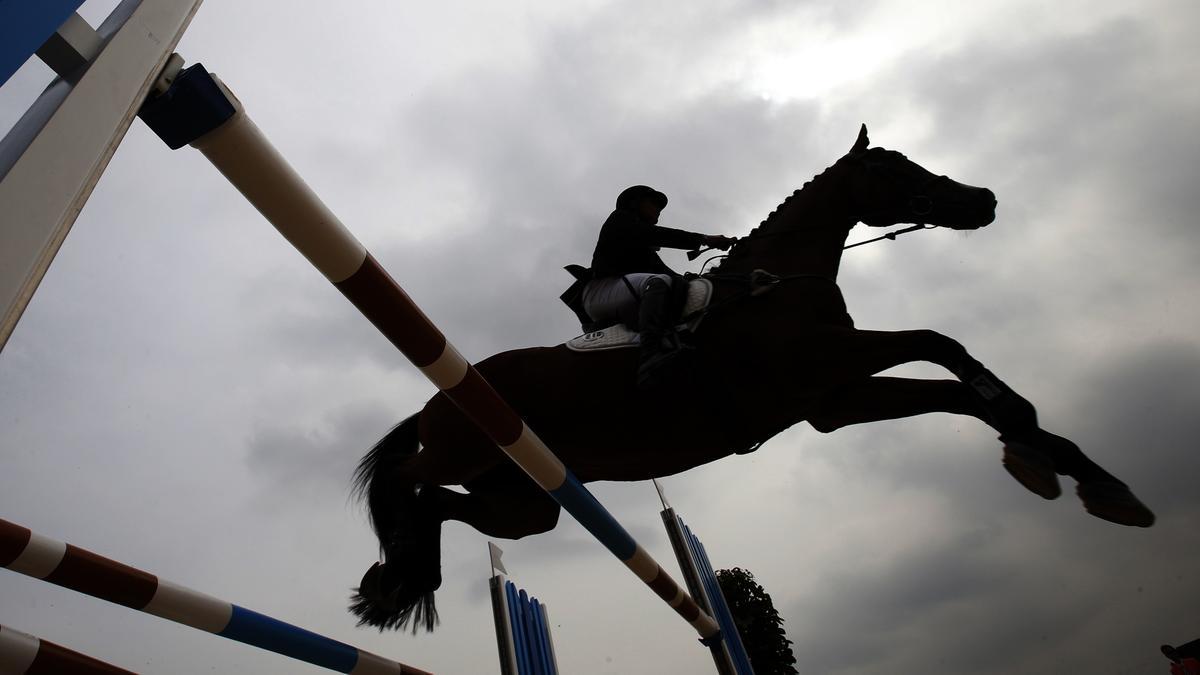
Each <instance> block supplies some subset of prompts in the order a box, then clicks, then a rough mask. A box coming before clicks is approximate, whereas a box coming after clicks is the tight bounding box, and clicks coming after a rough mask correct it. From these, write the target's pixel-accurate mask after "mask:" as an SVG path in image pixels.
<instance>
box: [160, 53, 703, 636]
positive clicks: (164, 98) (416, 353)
mask: <svg viewBox="0 0 1200 675" xmlns="http://www.w3.org/2000/svg"><path fill="white" fill-rule="evenodd" d="M163 80H164V82H163V84H164V85H166V84H167V82H169V83H170V84H169V88H166V87H164V88H166V93H164V94H162V95H160V96H159V97H158V98H157V99H154V98H152V99H150V100H148V101H147V103H146V105H145V106H144V107H143V108H142V112H141V113H140V114H141V116H142V119H143V120H145V121H146V122H147V124H149V125H150V127H151V129H153V130H154V131H155V133H157V134H158V135H159V137H160V138H162V139H163V141H165V142H166V143H167V145H169V146H170V147H172V148H173V149H174V148H179V147H182V146H183V145H191V146H193V147H195V148H197V149H198V150H200V152H201V153H203V154H204V156H205V157H207V158H208V160H209V161H210V162H212V164H213V166H215V167H216V168H217V170H219V171H220V172H221V173H222V174H224V175H225V177H226V178H227V179H228V180H229V182H230V183H232V184H233V186H234V187H236V188H237V189H238V191H240V192H241V193H242V195H243V196H245V197H246V199H247V200H248V201H249V202H250V203H251V204H253V205H254V207H255V208H256V209H258V211H259V212H260V213H262V215H263V216H265V217H266V219H267V220H268V221H270V223H271V224H272V225H274V226H275V228H276V229H278V230H279V233H280V234H282V235H283V236H284V238H285V239H287V240H288V241H289V242H291V244H292V245H293V246H295V247H296V249H297V250H298V251H299V252H300V253H301V254H302V255H304V257H305V258H307V259H308V261H309V262H311V263H312V264H313V265H314V266H315V267H316V268H317V269H318V270H320V272H321V273H322V274H324V275H325V278H327V279H328V280H329V281H330V282H331V283H333V285H334V286H335V287H336V288H337V289H338V290H339V291H341V292H342V294H343V295H345V296H346V298H347V299H349V300H350V302H351V303H353V304H354V306H355V307H357V308H358V310H359V311H360V312H361V313H362V314H363V315H364V316H365V317H366V318H367V319H368V320H370V321H371V323H373V324H375V327H376V328H378V329H379V331H380V332H381V333H383V335H384V337H386V338H387V339H388V340H389V341H390V342H391V343H392V344H393V345H395V346H396V348H398V349H399V350H400V351H401V352H402V353H403V354H404V356H405V357H407V358H408V360H409V361H410V362H412V364H413V365H414V366H416V367H417V368H418V369H419V370H420V371H421V372H422V373H423V374H424V375H425V377H426V378H428V379H429V381H430V382H432V383H433V384H434V386H436V387H437V388H438V389H439V390H441V391H442V392H443V393H445V394H446V396H447V397H449V398H450V400H451V401H453V402H454V403H455V405H457V406H458V407H459V408H460V409H461V410H462V411H463V413H464V414H466V416H467V417H468V418H469V419H471V421H473V422H474V423H475V424H476V425H477V426H478V427H479V428H480V429H481V430H482V431H483V432H484V433H486V434H487V435H488V437H489V438H491V440H492V441H493V442H494V443H495V444H496V445H497V446H499V448H500V449H501V450H503V451H504V453H505V454H507V455H508V456H509V458H511V459H512V460H513V461H514V462H516V463H517V465H518V466H520V467H521V469H522V470H524V471H525V473H527V474H529V476H530V477H531V478H532V479H533V480H534V481H535V482H536V483H537V484H538V485H540V486H541V487H542V489H543V490H545V491H546V492H548V493H549V494H550V496H551V497H553V498H554V499H555V500H556V501H557V502H558V503H559V504H561V505H562V507H563V508H564V509H566V510H567V512H568V513H570V514H571V515H572V516H574V517H575V519H576V520H578V521H579V522H580V524H582V525H583V526H584V527H585V528H586V529H587V530H588V531H589V532H591V534H592V536H594V537H596V538H597V539H598V540H600V543H601V544H603V545H604V546H605V547H606V548H608V550H609V551H611V552H612V554H613V555H615V556H616V557H617V559H619V560H620V561H621V562H623V563H625V565H626V566H627V567H628V568H629V569H630V570H631V571H632V572H633V573H634V574H635V575H637V577H638V578H639V579H641V580H642V581H643V582H644V583H645V584H646V585H647V586H649V587H650V589H651V590H652V591H654V593H655V594H656V595H658V596H659V597H660V598H662V599H663V600H664V601H665V602H666V603H667V604H668V605H670V606H671V608H672V609H674V610H675V611H676V612H677V613H678V614H679V615H680V616H681V617H683V619H684V620H685V621H687V622H688V623H689V624H691V626H692V627H693V628H694V629H695V630H696V632H697V633H699V634H700V636H701V638H702V641H703V642H705V643H706V644H707V643H709V642H713V641H716V640H719V639H720V628H719V627H718V625H717V623H716V622H715V621H714V620H713V619H712V618H711V617H709V616H708V615H707V614H705V613H704V612H703V611H702V610H701V609H700V607H699V606H698V605H697V604H696V602H695V600H693V599H692V597H691V596H690V595H688V594H687V592H686V591H684V590H683V589H682V588H681V587H680V586H679V584H677V583H675V580H674V579H672V578H671V577H670V575H668V574H667V573H666V571H664V570H663V568H662V567H661V566H660V565H659V564H658V563H657V562H656V561H655V560H654V558H652V557H651V556H650V555H649V554H648V553H647V552H646V551H645V550H644V549H643V548H642V547H641V546H640V545H639V544H638V543H637V542H636V541H634V539H633V537H632V536H630V534H629V533H628V532H627V531H626V530H625V528H623V527H622V526H621V524H620V523H618V522H617V521H616V519H615V518H613V516H612V514H610V513H609V512H608V510H607V509H605V508H604V507H603V506H602V505H601V504H600V502H599V501H597V500H596V498H595V497H594V496H592V493H591V492H589V491H588V490H587V488H585V487H584V486H583V484H582V483H580V482H579V480H578V479H577V478H576V477H575V476H574V475H573V474H572V473H571V472H570V471H569V470H568V469H567V468H566V466H565V465H564V464H563V463H562V462H561V461H559V459H558V458H557V457H556V456H555V455H554V453H552V452H551V451H550V449H549V448H547V447H546V445H545V443H543V442H542V440H541V439H540V438H538V436H537V435H536V434H535V433H534V432H533V431H532V430H530V428H529V426H528V425H526V424H525V422H524V421H523V420H522V419H521V418H520V417H519V416H518V415H517V413H516V412H515V411H514V410H513V409H512V408H511V407H510V406H509V405H508V404H507V403H506V402H505V401H504V400H503V399H502V398H501V397H500V396H499V394H497V393H496V391H495V390H494V389H493V388H492V387H491V385H489V384H488V383H487V381H486V380H484V379H483V376H482V375H480V374H479V372H478V371H477V370H476V369H475V368H474V367H472V366H471V365H470V364H469V363H467V361H466V359H464V358H463V357H462V355H461V354H459V352H458V350H457V349H455V348H454V346H453V345H451V344H450V343H449V342H448V341H447V340H446V337H445V336H444V335H443V334H442V332H441V331H440V330H438V328H437V326H435V325H434V324H433V322H431V321H430V320H429V318H428V317H426V316H425V314H424V313H423V312H422V311H421V309H420V308H419V307H417V305H416V304H415V303H414V302H413V301H412V299H410V298H409V297H408V294H407V293H405V292H404V289H403V288H401V287H400V285H399V284H397V283H396V282H395V281H394V280H393V279H392V278H391V276H389V275H388V273H387V272H386V271H385V270H384V269H383V267H381V266H380V264H379V263H378V262H377V261H376V260H375V258H374V257H372V256H371V255H370V253H368V252H367V250H366V248H365V247H364V246H363V245H362V243H360V242H359V241H358V239H356V238H355V237H354V235H353V234H351V233H350V231H349V230H347V229H346V227H345V226H344V225H343V224H342V223H341V221H339V220H338V218H337V216H335V215H334V214H333V212H331V211H330V210H329V208H328V207H327V206H325V204H324V203H323V202H322V201H321V200H320V198H318V197H317V195H316V193H314V192H313V191H312V190H311V189H310V188H309V187H308V185H307V184H305V182H304V180H303V179H302V178H301V177H300V176H299V174H297V173H296V172H295V170H294V169H292V167H291V166H290V165H289V164H288V163H287V161H286V160H285V159H284V158H283V156H282V155H280V154H279V152H278V151H277V150H276V149H275V148H274V146H272V145H271V143H270V142H269V141H268V140H267V138H266V136H264V135H263V133H262V132H261V131H260V130H259V129H258V127H257V126H256V125H255V124H254V122H253V121H251V120H250V118H249V116H247V115H246V112H245V109H244V108H243V107H242V105H241V103H240V102H239V101H238V100H237V98H236V97H235V96H234V95H233V94H232V93H231V92H230V91H229V89H228V88H226V87H225V86H224V84H223V83H221V82H220V80H218V79H217V78H216V76H215V75H211V74H210V73H208V72H207V71H206V70H205V69H204V67H203V65H201V64H199V63H197V64H195V65H193V66H191V67H190V68H188V69H186V70H183V71H179V72H177V73H172V72H165V73H164V76H163Z"/></svg>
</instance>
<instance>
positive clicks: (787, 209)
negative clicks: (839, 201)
mask: <svg viewBox="0 0 1200 675" xmlns="http://www.w3.org/2000/svg"><path fill="white" fill-rule="evenodd" d="M839 164H841V160H840V159H839V160H838V161H837V162H834V163H833V164H831V165H830V166H827V167H825V170H824V171H822V172H821V173H819V174H817V175H815V176H813V177H812V178H811V179H809V180H808V181H806V182H805V183H804V184H803V185H801V186H800V188H799V189H798V190H795V191H793V192H792V194H790V195H788V196H787V197H786V198H785V199H784V200H783V201H782V202H780V203H779V204H778V205H777V206H776V207H775V209H774V210H773V211H771V213H769V214H767V217H766V219H764V220H763V221H762V222H760V223H759V224H758V225H757V226H755V227H754V228H753V229H751V230H750V232H749V233H747V234H746V236H745V237H742V238H741V239H740V240H739V241H738V243H736V244H734V245H733V248H731V249H729V253H728V254H727V255H724V256H721V257H722V258H723V260H721V262H719V263H717V264H716V265H713V267H712V269H711V271H710V272H709V274H711V273H713V272H716V271H717V270H718V269H720V267H721V265H722V264H724V263H725V262H728V261H730V260H737V259H739V258H741V257H742V256H744V255H745V254H746V249H747V246H746V244H748V243H750V242H751V241H753V240H754V239H756V238H761V237H763V236H767V235H771V234H773V230H774V229H775V228H776V227H777V226H778V225H779V224H780V223H781V222H782V221H784V220H785V216H788V215H791V211H792V209H793V208H795V207H796V206H797V200H798V199H799V198H800V197H801V196H802V193H804V191H805V190H807V189H808V187H809V186H810V185H812V184H813V183H815V182H817V181H819V180H820V179H821V178H822V177H823V176H825V174H827V173H829V170H830V169H832V168H834V167H835V166H837V165H839Z"/></svg>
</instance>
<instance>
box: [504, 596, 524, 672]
mask: <svg viewBox="0 0 1200 675" xmlns="http://www.w3.org/2000/svg"><path fill="white" fill-rule="evenodd" d="M507 588H508V612H509V620H510V621H511V622H512V632H513V642H515V643H516V652H517V672H518V673H520V675H526V674H527V673H528V672H529V642H528V634H527V633H526V632H525V626H524V623H525V621H524V619H525V612H524V611H522V609H521V596H520V595H518V594H517V587H516V585H514V584H513V583H512V582H511V581H510V582H508V584H507Z"/></svg>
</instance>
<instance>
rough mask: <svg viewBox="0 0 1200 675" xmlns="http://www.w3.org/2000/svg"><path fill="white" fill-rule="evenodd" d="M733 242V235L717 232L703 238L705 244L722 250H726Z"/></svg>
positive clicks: (735, 240) (734, 240)
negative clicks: (727, 235) (728, 235)
mask: <svg viewBox="0 0 1200 675" xmlns="http://www.w3.org/2000/svg"><path fill="white" fill-rule="evenodd" d="M735 242H737V239H735V238H734V237H726V236H723V235H719V234H713V235H709V236H707V237H705V238H704V245H705V246H708V247H711V248H719V249H721V250H722V251H726V250H728V249H729V247H730V246H733V245H734V243H735Z"/></svg>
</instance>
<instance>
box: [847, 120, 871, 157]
mask: <svg viewBox="0 0 1200 675" xmlns="http://www.w3.org/2000/svg"><path fill="white" fill-rule="evenodd" d="M870 144H871V139H869V138H867V125H866V124H863V125H862V128H861V129H859V130H858V140H857V141H854V147H853V148H850V154H854V153H857V152H863V151H864V150H866V149H867V146H868V145H870Z"/></svg>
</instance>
